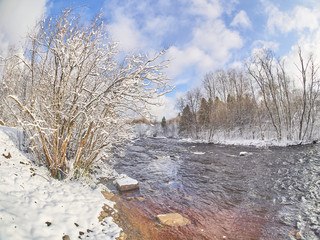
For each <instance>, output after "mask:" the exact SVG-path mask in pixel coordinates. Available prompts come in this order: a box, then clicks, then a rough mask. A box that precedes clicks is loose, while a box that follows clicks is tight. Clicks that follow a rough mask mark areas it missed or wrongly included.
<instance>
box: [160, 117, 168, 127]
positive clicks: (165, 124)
mask: <svg viewBox="0 0 320 240" xmlns="http://www.w3.org/2000/svg"><path fill="white" fill-rule="evenodd" d="M166 126H167V121H166V118H165V117H163V118H162V120H161V127H162V128H165V127H166Z"/></svg>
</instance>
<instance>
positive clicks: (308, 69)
mask: <svg viewBox="0 0 320 240" xmlns="http://www.w3.org/2000/svg"><path fill="white" fill-rule="evenodd" d="M298 55H299V61H300V62H299V64H300V65H299V66H298V65H296V67H297V68H298V70H299V72H300V74H301V83H302V97H301V102H302V104H301V105H302V106H301V113H300V120H299V140H303V139H304V138H305V136H306V134H307V133H308V131H309V132H310V134H309V138H310V137H311V136H312V131H313V124H314V120H313V119H314V118H315V116H314V112H315V107H316V106H315V103H316V101H317V99H318V97H319V87H320V85H319V79H318V70H319V66H318V65H317V64H316V63H315V61H314V58H313V55H312V54H311V55H310V56H309V57H308V58H307V60H306V61H304V58H303V54H302V50H301V48H300V47H299V49H298ZM309 128H310V130H309Z"/></svg>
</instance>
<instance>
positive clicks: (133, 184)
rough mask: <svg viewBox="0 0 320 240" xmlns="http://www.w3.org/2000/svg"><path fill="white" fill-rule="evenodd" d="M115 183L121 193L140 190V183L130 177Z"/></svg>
mask: <svg viewBox="0 0 320 240" xmlns="http://www.w3.org/2000/svg"><path fill="white" fill-rule="evenodd" d="M115 183H116V186H117V188H118V189H119V191H120V192H125V191H132V190H136V189H138V188H139V182H138V181H137V180H135V179H133V178H130V177H124V178H118V179H117V180H116V181H115Z"/></svg>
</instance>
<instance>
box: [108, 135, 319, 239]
mask: <svg viewBox="0 0 320 240" xmlns="http://www.w3.org/2000/svg"><path fill="white" fill-rule="evenodd" d="M243 151H246V152H247V154H246V155H245V156H239V153H240V152H243ZM114 168H115V169H116V170H117V172H119V173H125V174H127V175H128V176H130V177H132V178H135V179H137V180H138V181H139V182H140V191H138V192H135V193H129V194H135V195H139V196H142V197H144V198H145V199H146V201H142V202H140V201H133V202H132V201H131V202H132V203H131V204H133V205H131V208H134V209H135V210H136V211H138V212H139V213H140V214H142V215H143V216H145V217H146V218H149V219H150V220H152V221H153V220H154V216H156V215H157V214H163V213H170V212H178V213H180V214H182V215H183V216H185V217H186V218H188V219H189V220H190V221H191V224H190V225H188V226H185V227H176V228H173V227H164V230H162V229H160V228H161V227H162V226H159V229H160V230H158V231H157V234H158V235H157V236H158V237H153V240H154V239H190V240H191V239H199V240H201V239H296V238H299V237H300V236H299V235H301V239H307V240H310V239H311V240H312V239H320V215H319V214H320V207H319V202H320V146H319V145H317V144H315V145H308V146H294V147H286V148H280V147H272V148H271V147H270V148H263V149H261V148H254V147H242V146H225V145H214V144H194V143H183V142H179V141H178V140H174V139H152V138H150V139H141V140H137V141H136V142H135V143H134V144H133V146H130V147H128V149H127V151H126V153H125V156H122V157H120V156H118V159H117V160H116V161H115V163H114ZM123 196H129V195H123ZM161 231H162V232H166V234H167V235H165V234H162V235H161ZM168 232H169V233H170V234H168Z"/></svg>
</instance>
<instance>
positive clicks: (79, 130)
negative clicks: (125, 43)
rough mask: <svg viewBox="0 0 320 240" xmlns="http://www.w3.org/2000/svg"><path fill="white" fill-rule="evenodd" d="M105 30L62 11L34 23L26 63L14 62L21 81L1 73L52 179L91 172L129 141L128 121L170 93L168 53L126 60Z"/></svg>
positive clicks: (36, 153) (97, 22)
mask: <svg viewBox="0 0 320 240" xmlns="http://www.w3.org/2000/svg"><path fill="white" fill-rule="evenodd" d="M105 29H106V28H105V26H104V25H103V21H102V19H101V15H98V16H97V17H95V18H94V19H93V20H92V21H91V22H90V23H89V24H83V23H82V22H81V17H80V16H79V15H77V14H76V13H75V12H74V11H73V10H71V9H66V10H63V11H62V13H61V14H60V15H58V16H56V17H53V18H46V19H43V20H42V21H40V22H39V23H38V24H37V26H36V27H35V29H34V31H33V32H31V33H30V34H29V36H28V47H27V48H26V49H25V53H24V56H23V57H21V56H14V57H11V58H10V61H11V62H12V61H15V64H14V66H15V67H11V68H10V71H15V72H16V73H18V75H19V76H18V78H17V76H16V75H17V74H11V75H12V76H14V79H12V78H11V77H10V76H11V75H10V74H8V73H6V72H5V73H4V74H3V76H8V77H7V78H3V84H4V86H5V92H6V94H7V95H8V99H10V102H9V107H10V109H11V111H12V112H14V114H15V115H16V116H17V119H18V124H20V125H21V126H22V127H23V129H24V130H25V133H26V134H27V135H28V137H29V141H30V144H31V149H32V151H33V153H34V156H35V159H36V160H37V161H38V162H39V163H40V164H45V165H46V166H47V167H48V168H49V169H50V171H51V173H52V176H53V177H60V176H61V175H64V174H65V173H67V172H68V171H69V170H70V168H77V167H81V168H84V169H87V168H89V166H90V165H91V164H93V163H94V162H95V161H97V160H98V159H99V158H100V157H101V155H102V154H103V152H104V151H110V150H111V149H112V147H113V146H114V145H115V144H116V145H119V144H121V143H122V142H124V141H125V140H127V139H128V138H129V137H130V124H129V123H130V121H128V117H129V116H130V114H131V113H133V112H135V113H139V114H145V112H144V111H145V109H147V107H146V105H148V104H150V103H152V102H154V101H152V99H154V98H157V97H158V96H160V95H163V94H165V93H166V92H168V91H170V90H171V87H170V86H169V85H168V84H169V81H168V80H167V79H166V78H165V76H164V74H163V72H162V69H163V68H164V67H166V62H161V61H160V58H161V56H162V55H163V53H164V52H163V51H162V52H160V53H159V54H158V55H156V56H155V57H153V58H151V59H150V58H148V57H147V56H145V55H140V54H139V55H132V56H124V54H123V53H119V51H118V50H117V44H116V43H114V42H112V41H111V40H110V38H109V36H108V34H107V32H106V30H105Z"/></svg>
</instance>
